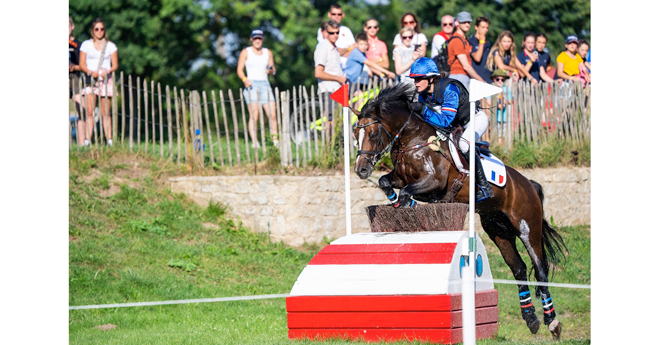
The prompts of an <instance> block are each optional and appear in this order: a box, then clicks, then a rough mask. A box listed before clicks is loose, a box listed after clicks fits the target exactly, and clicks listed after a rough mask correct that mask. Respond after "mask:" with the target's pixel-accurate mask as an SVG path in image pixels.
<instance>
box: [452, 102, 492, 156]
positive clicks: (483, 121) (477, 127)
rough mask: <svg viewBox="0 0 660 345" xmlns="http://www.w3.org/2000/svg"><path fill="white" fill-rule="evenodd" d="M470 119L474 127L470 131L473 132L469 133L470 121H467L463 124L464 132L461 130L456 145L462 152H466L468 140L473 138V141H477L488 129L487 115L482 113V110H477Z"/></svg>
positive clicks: (468, 144) (468, 145) (468, 147)
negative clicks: (461, 134)
mask: <svg viewBox="0 0 660 345" xmlns="http://www.w3.org/2000/svg"><path fill="white" fill-rule="evenodd" d="M472 121H473V122H474V129H473V130H472V133H474V134H470V132H471V131H470V125H471V123H470V122H468V123H467V124H466V125H465V128H464V129H465V132H463V136H462V137H461V141H460V143H459V145H458V146H459V148H460V149H461V151H463V152H468V151H469V150H470V140H474V141H475V142H476V141H478V140H479V138H481V136H482V135H484V133H486V130H487V129H488V116H486V113H484V111H483V110H479V111H477V113H476V114H474V117H473V118H472Z"/></svg>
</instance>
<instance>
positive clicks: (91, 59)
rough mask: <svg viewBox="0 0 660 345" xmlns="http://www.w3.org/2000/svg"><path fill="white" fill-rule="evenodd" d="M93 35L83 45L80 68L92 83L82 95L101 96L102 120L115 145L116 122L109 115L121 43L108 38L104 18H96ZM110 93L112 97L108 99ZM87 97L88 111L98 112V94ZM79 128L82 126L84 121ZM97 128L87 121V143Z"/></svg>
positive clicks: (110, 140) (81, 47)
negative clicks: (114, 126) (113, 132)
mask: <svg viewBox="0 0 660 345" xmlns="http://www.w3.org/2000/svg"><path fill="white" fill-rule="evenodd" d="M91 36H92V38H90V39H88V40H87V41H85V42H83V43H82V44H81V45H80V70H81V71H82V72H83V73H85V74H86V75H87V77H86V82H87V85H89V86H87V87H86V88H85V89H84V90H82V94H83V95H89V94H93V95H95V96H100V97H99V98H101V104H100V106H99V107H100V110H101V123H102V125H103V129H104V132H105V137H106V138H107V140H108V145H110V146H112V123H111V121H110V114H109V111H110V105H111V103H112V102H111V100H110V99H109V98H111V97H112V96H113V91H112V90H113V86H114V82H113V72H114V71H116V70H117V67H118V58H117V46H116V45H115V44H114V43H112V42H110V40H108V38H107V31H106V28H105V23H104V22H103V20H102V19H101V18H96V19H94V21H93V22H92V29H91ZM92 78H94V79H95V80H96V83H95V85H94V86H93V87H92V86H91V84H92ZM106 96H107V98H108V99H107V100H106ZM83 97H85V99H86V100H87V102H86V103H87V114H89V115H91V114H94V108H95V107H96V97H94V96H83ZM78 127H79V128H80V123H79V124H78ZM93 129H94V121H87V128H86V131H85V134H84V136H85V140H84V145H85V146H87V145H89V143H90V141H89V140H90V139H91V138H92V133H93V132H92V131H93ZM80 134H82V133H80Z"/></svg>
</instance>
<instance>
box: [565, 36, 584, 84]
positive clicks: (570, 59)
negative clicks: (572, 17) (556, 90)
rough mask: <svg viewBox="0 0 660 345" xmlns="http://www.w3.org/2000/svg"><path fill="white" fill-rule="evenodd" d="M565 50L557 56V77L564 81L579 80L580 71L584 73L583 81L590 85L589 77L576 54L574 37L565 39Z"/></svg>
mask: <svg viewBox="0 0 660 345" xmlns="http://www.w3.org/2000/svg"><path fill="white" fill-rule="evenodd" d="M564 47H566V50H565V51H563V52H561V54H559V56H557V76H558V77H559V78H562V79H565V80H580V71H581V70H582V71H584V80H585V81H586V82H587V83H591V75H590V74H589V72H588V71H586V68H585V67H584V61H583V60H582V57H580V55H579V54H577V47H578V38H577V36H575V35H570V36H568V37H566V41H565V42H564Z"/></svg>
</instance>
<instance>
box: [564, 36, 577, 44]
mask: <svg viewBox="0 0 660 345" xmlns="http://www.w3.org/2000/svg"><path fill="white" fill-rule="evenodd" d="M577 41H578V38H577V36H575V35H569V36H568V37H566V41H565V42H564V43H565V44H569V43H571V42H575V43H577Z"/></svg>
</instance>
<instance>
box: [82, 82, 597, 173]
mask: <svg viewBox="0 0 660 345" xmlns="http://www.w3.org/2000/svg"><path fill="white" fill-rule="evenodd" d="M83 79H84V78H82V79H81V80H79V81H78V85H71V87H73V88H74V89H75V90H81V89H84V88H85V87H86V86H87V85H86V84H85V81H84V80H83ZM115 80H116V81H115V85H114V95H115V97H110V98H109V100H108V98H106V97H101V96H94V95H83V96H82V98H83V103H84V102H85V99H86V98H87V97H97V98H98V99H97V100H96V105H97V107H99V108H100V107H101V106H100V105H101V104H102V103H101V100H102V99H104V100H105V105H106V107H109V108H110V109H108V110H107V111H108V112H109V113H110V114H111V121H110V123H111V124H108V123H103V121H101V118H102V117H101V116H100V111H98V114H95V118H94V120H92V116H87V115H86V114H83V115H82V116H81V115H80V114H79V112H78V109H76V112H75V115H74V114H71V116H70V121H69V146H70V149H71V150H90V148H91V150H92V151H93V152H99V151H100V150H104V149H105V147H106V146H107V144H108V140H107V139H108V138H106V130H105V129H104V128H103V127H104V126H106V127H109V126H111V127H112V130H111V133H112V134H111V135H112V139H113V145H120V146H124V147H126V148H127V149H129V150H130V151H131V152H145V153H151V154H153V155H160V156H161V157H167V158H168V159H170V160H173V161H176V162H177V164H189V165H191V166H193V167H201V166H209V165H215V166H218V167H224V166H229V167H231V166H236V165H246V164H254V165H255V168H256V165H257V164H258V163H260V162H263V161H265V160H269V162H270V163H272V162H273V160H275V164H277V161H276V159H277V158H276V157H277V155H278V153H279V164H281V165H282V166H296V167H299V166H307V165H310V164H315V165H326V166H331V165H333V164H341V162H343V157H341V155H342V153H343V149H341V140H342V133H341V131H342V126H341V121H331V122H330V121H328V118H327V117H325V116H322V114H323V109H325V108H326V107H327V105H328V104H331V103H330V102H332V101H330V100H329V99H327V97H326V98H323V99H322V98H320V97H319V96H318V95H317V93H316V90H315V85H312V86H311V87H306V86H302V85H301V86H298V87H295V88H293V89H291V90H285V91H280V90H279V89H278V88H274V90H273V91H274V96H275V99H268V100H266V102H275V108H276V118H277V123H278V128H277V133H278V134H277V138H278V139H279V145H278V148H279V150H277V149H273V147H274V144H273V140H272V139H274V138H271V137H270V136H267V135H266V133H270V130H269V129H270V124H269V122H268V121H264V117H266V118H268V117H267V114H264V111H265V110H264V107H259V113H258V116H256V121H255V122H256V128H257V136H256V137H255V138H252V137H251V136H250V135H249V134H248V132H249V131H248V130H247V128H248V122H249V118H250V115H249V110H248V109H247V108H248V107H247V105H246V102H245V101H246V100H245V99H244V95H247V97H250V94H249V93H244V92H243V91H244V90H243V89H239V90H238V92H237V93H236V94H234V92H233V90H227V91H223V90H219V91H209V92H208V93H207V91H202V92H201V93H200V92H199V91H196V90H178V89H177V88H176V87H174V88H170V87H169V86H165V87H164V88H162V87H161V85H160V83H156V84H155V83H154V82H153V81H151V82H147V80H145V79H141V78H140V77H137V78H133V77H131V76H128V78H126V79H125V78H124V75H123V72H122V73H119V77H118V78H116V79H115ZM93 82H94V81H92V83H93ZM391 85H392V82H391V80H390V81H388V82H385V81H377V80H376V79H371V80H369V81H368V84H366V85H364V86H361V87H360V91H362V92H363V93H364V94H365V95H369V94H377V92H378V90H379V89H382V88H384V87H386V86H391ZM506 87H507V88H508V90H506V89H505V92H504V93H503V95H505V98H504V99H503V100H504V101H506V103H509V104H507V106H506V111H505V115H506V116H505V121H504V122H502V123H501V124H500V128H499V130H498V123H497V116H496V114H497V111H496V109H495V107H496V105H497V104H498V96H493V97H492V99H491V104H492V108H490V109H486V108H487V106H488V102H487V101H486V100H483V101H482V107H483V108H484V109H485V111H486V113H487V114H489V121H490V124H489V131H488V132H487V133H486V134H485V135H484V137H483V138H482V139H484V140H490V141H491V142H493V143H496V142H499V143H500V144H501V145H506V146H509V147H510V146H511V145H512V144H513V141H514V140H526V141H533V142H534V143H536V144H538V143H540V142H542V141H545V140H548V139H549V138H552V137H556V138H561V139H565V140H572V141H578V142H579V141H583V140H589V137H590V135H589V132H590V128H591V125H590V124H591V122H590V112H589V102H590V97H589V94H590V86H587V87H586V88H582V86H581V85H579V84H577V83H564V85H563V86H560V85H558V84H551V85H549V84H547V83H542V84H538V85H536V86H531V84H529V83H513V82H512V81H511V80H509V81H507V84H506ZM163 91H164V92H163ZM354 91H355V87H354V89H352V90H351V91H350V94H351V95H352V94H353V93H354ZM269 96H270V95H269ZM269 98H270V97H269ZM248 101H251V100H248ZM257 101H258V102H260V101H261V100H260V99H258V100H257ZM353 101H355V99H353V100H351V102H353ZM362 103H364V101H362ZM110 104H111V106H110ZM332 104H334V106H332V107H330V108H331V109H330V112H331V116H332V119H341V117H342V115H341V108H340V106H339V105H337V104H335V103H334V102H332ZM353 105H354V106H355V105H356V104H353ZM76 119H80V121H76ZM89 121H93V122H92V123H93V128H94V130H93V135H92V138H91V145H89V147H88V146H85V145H84V143H83V141H82V140H79V138H78V137H79V136H80V134H81V133H80V132H81V130H84V128H86V126H87V125H88V124H89ZM267 129H268V131H267ZM74 132H75V137H74V134H73V133H74ZM350 140H351V145H350V147H351V150H352V153H351V156H352V157H355V155H356V153H357V148H356V145H355V142H354V141H355V139H354V138H353V136H352V135H351V136H350Z"/></svg>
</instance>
